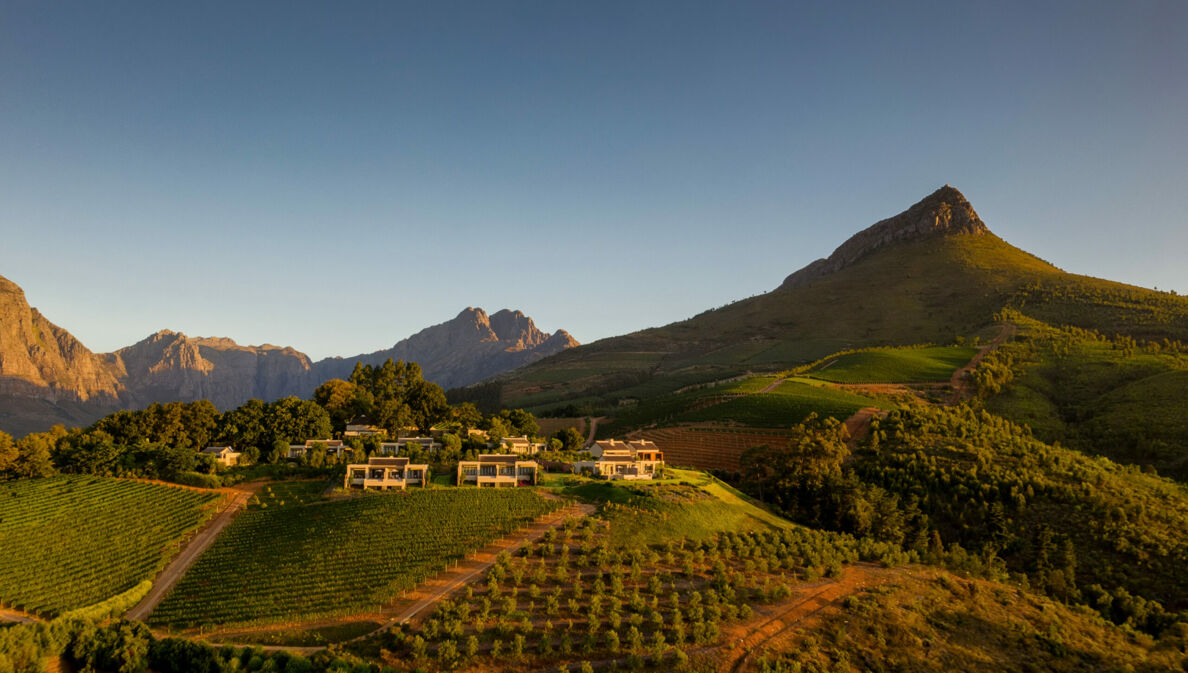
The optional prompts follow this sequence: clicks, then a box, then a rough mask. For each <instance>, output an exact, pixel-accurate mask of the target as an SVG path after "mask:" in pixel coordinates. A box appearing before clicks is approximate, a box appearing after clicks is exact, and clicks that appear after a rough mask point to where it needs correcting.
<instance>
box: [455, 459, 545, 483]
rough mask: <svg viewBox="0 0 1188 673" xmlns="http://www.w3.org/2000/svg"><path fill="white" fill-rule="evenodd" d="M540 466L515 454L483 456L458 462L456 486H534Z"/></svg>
mask: <svg viewBox="0 0 1188 673" xmlns="http://www.w3.org/2000/svg"><path fill="white" fill-rule="evenodd" d="M539 470H540V466H539V465H538V464H537V463H536V461H535V460H522V459H521V458H520V456H517V455H515V454H483V455H480V456H479V457H478V459H477V460H463V461H459V462H458V485H459V486H465V485H468V484H473V485H475V486H486V487H500V486H535V485H536V476H537V472H538V471H539Z"/></svg>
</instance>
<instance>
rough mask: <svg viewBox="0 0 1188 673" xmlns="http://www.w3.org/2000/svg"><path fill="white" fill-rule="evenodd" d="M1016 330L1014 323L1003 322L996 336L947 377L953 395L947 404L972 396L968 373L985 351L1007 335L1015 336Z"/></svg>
mask: <svg viewBox="0 0 1188 673" xmlns="http://www.w3.org/2000/svg"><path fill="white" fill-rule="evenodd" d="M1018 331H1019V328H1018V327H1017V326H1016V325H1015V323H1013V322H1008V323H1003V325H1002V329H1001V330H999V332H998V336H996V337H994V339H993V340H992V341H990V343H988V344H986V345H985V346H982V347H981V348H979V349H978V352H977V353H975V354H974V356H973V358H971V359H970V361H969V362H967V363H965V366H964V367H962V368H961V369H958V370H957V371H955V372H953V376H952V378H950V379H949V385H950V386H952V388H953V397H952V399H950V400H949V404H957V403H958V402H960V401H961V400H964V399H967V398H969V397H972V396H973V393H972V391H971V389H972V387H973V386H972V384H971V383H970V378H969V375H970V373H971V372H972V371H973V370H974V368H975V367H977V366H978V363H980V362H981V361H982V358H984V357H986V354H987V353H989V352H990V351H992V350H994V349H995V348H998V347H999V346H1001V345H1002V342H1003V341H1006V340H1007V338H1009V337H1013V336H1015V333H1016V332H1018Z"/></svg>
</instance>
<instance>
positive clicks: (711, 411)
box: [598, 376, 894, 437]
mask: <svg viewBox="0 0 1188 673" xmlns="http://www.w3.org/2000/svg"><path fill="white" fill-rule="evenodd" d="M777 380H779V378H778V377H776V376H754V377H748V378H745V379H742V380H740V381H734V382H731V383H728V384H724V385H719V386H711V387H704V388H697V389H695V390H689V391H686V392H683V393H680V394H670V395H660V396H657V397H654V398H645V399H643V400H640V401H639V403H638V404H636V405H634V406H631V407H625V408H621V409H619V410H617V413H616V414H615V416H614V419H613V420H611V421H609V422H606V423H603V424H600V425H599V426H598V436H599V437H618V436H620V435H622V434H623V433H625V432H627V431H630V430H634V429H636V428H641V427H644V426H649V425H659V426H665V425H670V424H673V423H687V422H688V423H735V424H740V425H746V426H752V427H774V428H780V427H791V426H793V425H796V424H797V423H800V422H801V421H803V420H804V419H805V418H806V417H807V416H808V415H809V414H810V413H816V414H818V415H820V416H833V417H836V418H839V419H845V418H848V417H849V416H850V415H851V414H853V413H854V412H855V411H857V410H859V409H861V408H863V407H867V406H880V407H883V408H891V407H893V406H894V404H892V403H891V402H888V401H885V400H884V401H876V400H874V399H872V398H870V397H867V396H864V395H858V394H856V393H852V392H849V391H846V390H838V389H836V388H832V387H829V386H828V385H827V384H825V383H822V382H821V381H817V380H815V379H806V378H789V379H787V380H785V381H784V382H783V383H781V384H780V385H779V386H777V387H776V388H775V389H774V390H772V391H770V392H767V393H760V392H759V391H761V390H763V389H765V388H766V387H767V386H769V385H770V384H772V383H774V382H776V381H777ZM732 395H745V396H742V397H737V398H735V399H727V400H726V401H723V402H720V403H718V404H713V405H711V406H703V405H705V404H706V401H707V398H713V397H718V396H732ZM698 407H700V408H698Z"/></svg>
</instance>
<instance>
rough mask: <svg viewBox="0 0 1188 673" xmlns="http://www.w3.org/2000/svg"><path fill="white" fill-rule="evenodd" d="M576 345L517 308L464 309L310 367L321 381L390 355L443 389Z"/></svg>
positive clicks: (345, 373) (475, 380) (467, 382)
mask: <svg viewBox="0 0 1188 673" xmlns="http://www.w3.org/2000/svg"><path fill="white" fill-rule="evenodd" d="M576 345H578V343H577V341H576V340H575V339H574V338H573V337H572V336H570V335H569V333H568V332H566V331H565V330H558V331H557V332H556V333H555V334H552V335H550V334H549V333H548V332H542V331H540V329H538V328H537V327H536V324H535V323H533V322H532V318H529V317H528V316H526V315H524V314H523V313H521V312H520V311H509V310H507V309H503V310H501V311H497V312H495V313H493V314H491V315H489V316H488V315H487V313H486V312H485V311H483V309H481V308H470V307H468V308H466V309H465V310H464V311H462V312H461V313H459V314H458V315H457V317H455V318H454V319H453V320H449V321H446V322H444V323H441V324H439V325H433V326H432V327H426V328H425V329H423V330H421V331H420V332H417V333H416V334H414V335H412V336H411V337H409V338H407V339H404V340H403V341H400V342H398V343H397V344H396V345H394V346H393V347H392V348H388V349H385V350H381V351H376V352H374V353H364V354H362V355H357V356H355V357H352V358H331V359H328V360H321V361H319V362H318V363H316V364H315V365H314V368H315V371H316V372H317V373H318V376H317V378H319V379H321V380H326V379H332V378H346V377H347V376H349V375H350V372H351V370H352V369H353V368H354V366H355V362H362V363H363V364H370V365H376V364H380V363H382V362H383V361H384V360H386V359H388V358H392V359H393V360H404V361H406V362H408V361H412V362H417V363H418V364H420V365H421V369H422V371H423V372H424V373H425V378H427V379H429V380H430V381H433V382H434V383H437V384H438V385H440V386H442V387H443V388H447V389H448V388H455V387H458V386H464V385H469V384H471V383H475V382H477V381H481V380H483V379H485V378H487V377H490V376H494V375H495V374H500V373H503V372H506V371H509V370H512V369H515V368H517V367H522V366H524V365H526V364H530V363H532V362H536V361H537V360H540V359H541V358H545V357H548V356H549V355H552V354H554V353H559V352H560V351H562V350H564V349H566V348H572V347H573V346H576Z"/></svg>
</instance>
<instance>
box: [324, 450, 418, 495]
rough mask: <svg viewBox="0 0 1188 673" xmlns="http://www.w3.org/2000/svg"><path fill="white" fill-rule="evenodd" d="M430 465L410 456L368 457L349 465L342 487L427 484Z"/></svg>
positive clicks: (404, 486)
mask: <svg viewBox="0 0 1188 673" xmlns="http://www.w3.org/2000/svg"><path fill="white" fill-rule="evenodd" d="M428 484H429V466H428V465H421V464H413V463H409V462H408V458H374V457H373V458H368V459H367V462H366V463H361V464H352V465H347V470H346V476H345V477H344V478H343V482H342V487H343V488H346V489H350V488H364V489H366V488H378V489H381V490H388V489H394V488H399V489H402V490H403V489H405V488H407V487H409V486H427V485H428Z"/></svg>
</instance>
